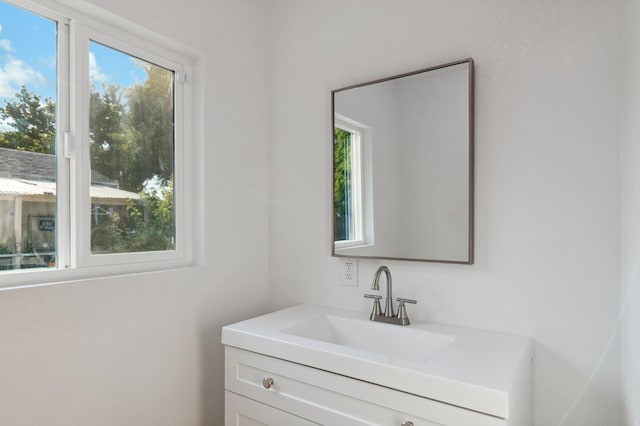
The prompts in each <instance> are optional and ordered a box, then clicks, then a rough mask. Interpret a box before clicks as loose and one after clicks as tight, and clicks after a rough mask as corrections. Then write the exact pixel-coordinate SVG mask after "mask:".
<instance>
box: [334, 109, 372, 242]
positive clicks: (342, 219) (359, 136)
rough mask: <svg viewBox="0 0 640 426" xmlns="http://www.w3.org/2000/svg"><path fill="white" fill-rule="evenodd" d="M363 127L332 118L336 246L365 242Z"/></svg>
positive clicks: (343, 118)
mask: <svg viewBox="0 0 640 426" xmlns="http://www.w3.org/2000/svg"><path fill="white" fill-rule="evenodd" d="M364 133H365V127H364V126H362V125H359V124H357V123H355V122H354V121H352V120H349V119H347V118H345V117H342V116H339V115H338V114H336V118H335V120H334V135H333V136H334V141H333V143H334V150H333V152H334V159H333V161H334V163H333V173H334V185H335V187H334V190H333V194H334V231H333V232H334V241H335V245H336V248H344V247H352V246H358V245H363V244H364V243H365V217H364V205H363V196H364V190H363V187H364V186H363V150H362V147H363V139H364Z"/></svg>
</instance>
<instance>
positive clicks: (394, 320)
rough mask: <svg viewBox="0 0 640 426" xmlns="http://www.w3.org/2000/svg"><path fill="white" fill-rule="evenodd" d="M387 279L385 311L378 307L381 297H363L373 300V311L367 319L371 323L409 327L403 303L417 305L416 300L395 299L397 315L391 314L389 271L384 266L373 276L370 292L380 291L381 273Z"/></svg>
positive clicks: (367, 295) (391, 288)
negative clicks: (380, 322)
mask: <svg viewBox="0 0 640 426" xmlns="http://www.w3.org/2000/svg"><path fill="white" fill-rule="evenodd" d="M383 272H384V274H385V275H386V277H387V292H386V297H385V309H384V311H382V308H381V306H380V299H382V296H379V295H375V294H365V295H364V297H366V298H369V299H374V300H373V310H372V311H371V316H370V317H369V319H370V320H371V321H382V322H388V323H391V324H399V325H409V324H410V323H409V317H408V316H407V309H406V307H405V303H414V304H415V303H417V301H416V300H412V299H403V298H401V297H399V298H397V299H396V300H397V301H398V314H397V315H396V314H394V312H393V296H392V294H393V287H392V284H391V271H390V270H389V268H387V267H386V266H381V267H379V268H378V270H377V271H376V273H375V274H374V275H373V283H372V284H371V290H376V291H379V290H380V275H382V273H383Z"/></svg>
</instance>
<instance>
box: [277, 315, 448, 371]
mask: <svg viewBox="0 0 640 426" xmlns="http://www.w3.org/2000/svg"><path fill="white" fill-rule="evenodd" d="M282 332H283V333H287V334H292V335H295V336H300V337H304V338H307V339H313V340H319V341H322V342H327V343H331V344H334V345H339V346H345V347H348V348H353V349H357V350H361V351H366V352H370V353H372V354H373V355H374V356H375V355H378V356H379V357H380V358H386V359H387V360H388V361H392V360H394V359H398V360H406V361H411V362H415V363H422V362H426V361H428V360H429V359H430V358H431V357H433V356H434V355H435V354H436V353H438V352H440V351H441V350H443V349H444V348H446V347H447V346H448V345H449V344H450V343H451V342H453V341H454V339H455V336H452V335H448V334H441V333H434V332H431V331H428V330H424V329H420V328H412V327H410V326H409V327H407V326H398V325H393V324H385V323H379V322H372V321H368V320H362V319H351V318H345V317H343V316H335V315H322V316H320V317H318V318H314V319H312V320H310V321H306V322H303V323H300V324H296V325H294V326H293V327H289V328H285V329H284V330H282Z"/></svg>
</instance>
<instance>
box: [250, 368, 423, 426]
mask: <svg viewBox="0 0 640 426" xmlns="http://www.w3.org/2000/svg"><path fill="white" fill-rule="evenodd" d="M262 386H264V388H265V389H271V386H273V379H272V378H271V377H265V378H264V379H262ZM408 426H411V425H408Z"/></svg>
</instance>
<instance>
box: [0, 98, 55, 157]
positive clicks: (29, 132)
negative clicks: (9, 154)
mask: <svg viewBox="0 0 640 426" xmlns="http://www.w3.org/2000/svg"><path fill="white" fill-rule="evenodd" d="M0 119H2V120H3V121H6V122H7V123H8V124H9V125H10V126H11V127H13V128H14V129H15V130H13V131H6V132H2V133H0V147H2V148H11V149H18V150H21V151H33V152H40V153H44V154H51V153H54V152H55V137H56V105H55V103H54V102H53V101H52V100H51V98H46V99H45V100H44V101H43V100H42V98H41V97H40V96H38V95H36V94H34V93H31V92H30V91H29V90H27V88H26V87H25V86H22V88H21V89H20V91H19V92H18V93H16V100H15V101H9V100H5V106H4V107H0Z"/></svg>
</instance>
